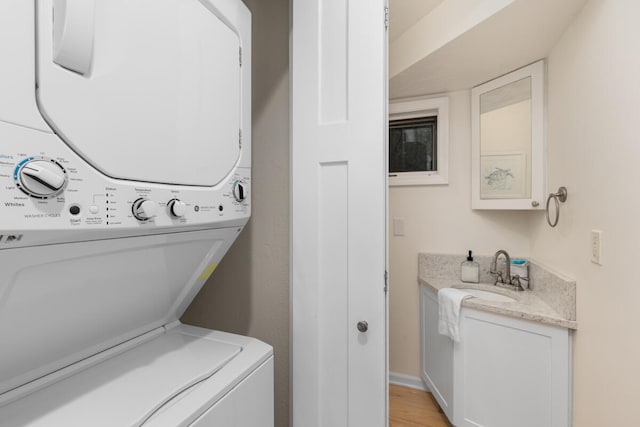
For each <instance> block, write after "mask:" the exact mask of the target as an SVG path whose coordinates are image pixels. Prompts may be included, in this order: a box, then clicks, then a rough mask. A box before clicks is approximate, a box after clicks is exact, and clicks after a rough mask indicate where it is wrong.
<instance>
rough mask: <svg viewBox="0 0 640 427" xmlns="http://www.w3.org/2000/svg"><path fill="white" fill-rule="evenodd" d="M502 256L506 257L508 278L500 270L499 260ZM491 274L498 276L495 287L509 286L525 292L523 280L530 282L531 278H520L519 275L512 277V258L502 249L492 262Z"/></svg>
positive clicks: (506, 274)
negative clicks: (499, 285) (498, 285)
mask: <svg viewBox="0 0 640 427" xmlns="http://www.w3.org/2000/svg"><path fill="white" fill-rule="evenodd" d="M500 255H504V257H505V258H506V261H507V266H506V271H505V276H506V277H503V276H502V271H500V270H498V258H500ZM489 274H493V275H494V276H496V281H495V283H494V285H497V284H501V285H505V286H509V287H511V288H513V289H514V290H516V291H524V286H522V282H521V281H522V280H524V281H527V282H528V281H529V278H527V277H520V276H519V275H515V276H514V277H511V258H510V257H509V254H508V253H507V251H505V250H504V249H500V250H499V251H498V252H496V254H495V255H494V256H493V261H492V262H491V267H490V268H489ZM527 286H528V285H527Z"/></svg>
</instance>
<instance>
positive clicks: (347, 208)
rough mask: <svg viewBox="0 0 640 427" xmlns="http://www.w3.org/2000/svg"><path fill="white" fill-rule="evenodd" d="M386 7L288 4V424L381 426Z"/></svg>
mask: <svg viewBox="0 0 640 427" xmlns="http://www.w3.org/2000/svg"><path fill="white" fill-rule="evenodd" d="M385 7H386V0H293V29H292V31H293V33H292V52H293V56H292V81H293V87H292V92H293V100H292V104H293V105H292V188H291V191H292V193H291V197H292V305H293V308H292V329H293V332H292V340H293V341H292V343H293V344H292V345H293V371H292V373H293V392H292V396H293V398H292V399H293V401H292V403H293V425H294V427H347V426H349V427H380V426H385V425H386V424H387V397H386V396H387V392H386V389H387V381H386V378H387V377H386V363H387V362H386V293H385V278H384V276H385V269H386V247H385V245H386V237H385V236H386V199H385V198H386V170H387V168H386V161H387V160H386V140H387V139H386V132H387V127H386V123H387V121H386V115H387V108H386V105H387V89H386V81H387V68H386V60H387V58H386V48H387V47H386V46H387V41H386V40H387V35H386V28H385ZM359 322H362V323H360V328H361V329H362V332H361V331H359V330H358V324H359ZM365 322H366V323H365ZM365 329H366V331H365Z"/></svg>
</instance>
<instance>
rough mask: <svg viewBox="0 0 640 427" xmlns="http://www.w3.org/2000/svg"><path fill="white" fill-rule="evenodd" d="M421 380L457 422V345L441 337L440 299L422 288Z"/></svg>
mask: <svg viewBox="0 0 640 427" xmlns="http://www.w3.org/2000/svg"><path fill="white" fill-rule="evenodd" d="M420 324H421V331H422V333H421V339H420V353H421V355H420V357H421V361H422V368H421V372H420V374H421V376H422V380H423V381H424V382H425V384H426V385H427V387H428V388H429V391H431V393H433V397H434V398H435V399H436V400H437V401H438V404H439V405H440V408H442V410H443V411H444V413H445V415H446V416H447V418H448V419H449V420H452V419H453V341H452V340H451V339H450V338H449V337H445V336H444V335H440V334H439V333H438V295H437V294H436V293H435V292H433V291H432V290H430V289H427V287H425V286H420Z"/></svg>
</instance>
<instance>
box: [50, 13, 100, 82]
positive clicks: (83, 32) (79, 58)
mask: <svg viewBox="0 0 640 427" xmlns="http://www.w3.org/2000/svg"><path fill="white" fill-rule="evenodd" d="M95 6H96V2H95V0H53V62H55V63H56V64H58V65H60V66H61V67H64V68H66V69H68V70H71V71H75V72H76V73H78V74H82V75H86V74H88V73H89V70H90V69H91V63H92V61H93V44H94V37H95Z"/></svg>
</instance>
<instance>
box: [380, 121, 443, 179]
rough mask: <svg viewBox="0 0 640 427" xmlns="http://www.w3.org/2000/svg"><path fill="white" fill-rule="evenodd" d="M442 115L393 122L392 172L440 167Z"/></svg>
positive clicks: (436, 168)
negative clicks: (439, 128)
mask: <svg viewBox="0 0 640 427" xmlns="http://www.w3.org/2000/svg"><path fill="white" fill-rule="evenodd" d="M437 128H438V117H437V116H431V117H424V118H418V119H406V120H394V121H392V122H390V123H389V173H390V174H394V173H397V172H433V171H437V170H438V157H437V151H438V144H437V140H438V133H437Z"/></svg>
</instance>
